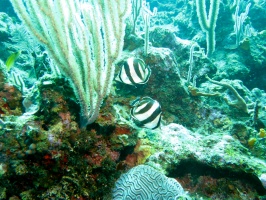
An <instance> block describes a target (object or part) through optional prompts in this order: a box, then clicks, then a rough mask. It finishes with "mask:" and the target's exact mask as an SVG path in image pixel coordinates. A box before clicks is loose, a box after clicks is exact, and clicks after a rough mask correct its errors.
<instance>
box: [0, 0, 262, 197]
mask: <svg viewBox="0 0 266 200" xmlns="http://www.w3.org/2000/svg"><path fill="white" fill-rule="evenodd" d="M2 1H3V2H1V5H5V8H3V7H2V6H0V11H4V12H6V13H0V43H1V45H0V199H9V200H13V199H14V200H31V199H70V200H78V199H79V200H84V199H86V200H97V199H104V200H109V199H112V198H113V197H114V199H116V198H117V199H121V198H120V195H123V194H125V195H128V196H130V197H131V196H132V195H133V194H135V192H136V191H137V189H136V188H139V187H141V188H145V187H144V186H146V188H148V189H151V190H152V191H154V194H158V193H157V191H158V190H159V191H160V192H161V191H162V190H163V189H162V188H163V187H166V188H167V189H166V190H167V192H168V193H164V194H162V193H160V195H162V196H164V195H166V196H167V194H171V195H170V196H171V197H170V199H175V198H177V197H179V192H180V191H181V193H182V195H184V196H185V197H186V198H188V199H265V197H266V162H265V160H266V155H265V149H266V132H265V130H266V93H265V90H266V87H265V86H266V79H265V71H266V69H265V66H266V65H265V63H266V51H265V49H266V40H265V38H266V26H265V23H263V22H264V21H265V20H264V19H265V12H266V11H265V1H263V0H256V1H250V3H251V4H250V5H249V6H250V7H249V6H248V4H247V2H246V1H243V0H239V1H226V0H224V1H220V5H219V6H220V9H219V14H218V16H217V21H216V28H215V41H212V42H215V50H214V49H212V50H211V51H213V52H212V54H209V55H208V57H207V55H206V50H207V49H206V36H205V34H204V32H203V31H202V29H201V26H200V24H199V20H198V16H197V12H196V4H195V1H194V0H182V1H176V0H169V1H158V0H150V1H148V0H147V1H144V0H139V1H138V2H144V3H145V9H146V10H145V11H146V12H148V10H149V11H150V12H151V11H153V10H156V8H157V11H158V12H157V13H156V15H154V16H153V17H151V18H150V19H149V20H150V22H149V23H150V24H149V25H147V24H146V25H147V26H149V29H148V30H147V29H146V31H145V26H144V21H143V18H142V17H141V16H140V17H138V18H137V19H131V18H130V17H129V18H128V19H127V22H126V23H127V26H126V30H125V37H124V47H123V53H122V55H121V56H120V58H119V61H117V63H115V65H114V67H115V69H112V70H114V71H115V72H114V74H113V75H114V76H116V75H117V74H119V73H120V72H121V64H123V63H124V61H125V60H127V59H128V58H137V59H141V60H143V65H144V64H145V66H147V68H149V69H150V71H149V73H151V74H150V76H149V78H148V79H147V80H146V79H145V78H144V79H145V81H144V82H145V84H141V85H126V84H124V83H123V81H122V82H117V81H115V80H114V81H113V82H112V85H111V82H110V86H111V87H110V94H109V96H107V97H106V98H105V99H104V100H103V103H102V105H101V109H100V112H99V116H98V118H97V119H96V120H95V122H93V123H91V124H89V125H88V126H86V127H82V128H81V126H80V125H81V124H80V121H81V117H80V112H81V110H80V109H81V108H80V102H79V100H78V99H77V95H75V92H74V91H73V89H72V87H71V84H70V82H69V79H67V77H65V76H64V75H63V74H61V73H60V72H59V70H58V68H57V66H56V65H55V64H54V62H53V60H52V59H51V58H50V56H49V55H48V54H47V52H46V49H45V47H43V46H42V45H40V44H39V43H38V42H37V41H35V40H33V38H32V37H31V35H29V33H28V32H27V30H26V29H25V28H23V27H24V25H19V24H20V21H18V18H17V16H16V15H15V13H14V11H13V10H12V6H11V4H10V2H9V1H7V0H2ZM206 2H208V1H206ZM216 2H218V1H216ZM237 2H238V3H239V8H238V9H239V13H237V12H236V7H237ZM141 5H142V4H141ZM247 8H248V9H249V12H248V13H246V14H245V20H244V21H243V22H242V24H240V25H241V26H242V28H246V32H245V34H244V33H243V35H241V37H240V36H239V35H236V32H235V31H234V26H235V22H236V19H235V17H236V16H239V17H240V13H244V12H245V10H246V9H247ZM1 9H2V10H1ZM131 17H132V16H131ZM132 20H133V21H134V22H133V21H132ZM212 31H213V30H212ZM99 33H100V32H99ZM147 34H148V35H147ZM99 35H101V36H102V35H103V34H102V33H100V34H99ZM147 36H149V38H148V39H147ZM237 37H239V39H240V41H239V44H238V45H236V38H237ZM209 42H210V41H209ZM77 46H79V44H78V45H77ZM144 46H145V48H146V50H147V52H145V48H144ZM104 48H105V46H104V45H103V49H104ZM75 51H76V50H75ZM15 52H21V54H20V55H19V57H18V58H17V60H14V64H13V66H9V67H7V66H6V64H5V62H6V60H7V59H8V57H9V56H10V55H12V54H13V53H15ZM82 53H83V52H82ZM137 59H136V60H137ZM79 61H80V62H81V60H79ZM102 64H106V63H102ZM135 67H136V66H135ZM136 69H137V68H134V70H135V71H137V70H136ZM130 73H132V71H130ZM127 77H130V76H129V74H127ZM97 81H98V80H97ZM99 81H100V80H99ZM80 83H81V84H82V82H80ZM92 85H93V82H92ZM83 86H84V85H82V87H83ZM84 87H85V86H84ZM94 89H95V88H94ZM108 93H109V91H108ZM141 97H150V98H152V99H154V100H156V101H158V103H159V104H160V106H161V111H162V119H161V121H160V126H159V128H157V129H155V130H150V129H148V128H143V127H139V126H138V125H137V124H135V123H134V121H133V120H132V116H131V113H130V110H131V109H132V106H133V105H134V102H136V99H138V98H141ZM83 107H84V109H87V105H83ZM149 114H152V112H151V113H149ZM156 178H158V179H160V181H161V180H164V184H165V185H160V184H159V183H160V181H157V179H156ZM127 180H128V182H126V181H127ZM169 180H171V181H170V182H169ZM131 183H132V184H131ZM151 183H153V185H154V187H155V189H154V188H152V187H151V185H149V184H151ZM132 188H133V189H132ZM178 188H179V189H178ZM148 189H147V190H148ZM129 190H130V191H131V192H132V191H133V194H129V192H128V191H129ZM184 191H185V192H184ZM144 193H145V190H144V189H143V190H140V193H139V195H140V196H139V198H138V199H147V198H146V197H145V194H144ZM185 197H184V198H185ZM180 198H181V197H180ZM151 199H154V198H153V197H152V198H151ZM155 199H157V197H156V198H155Z"/></svg>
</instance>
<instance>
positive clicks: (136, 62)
mask: <svg viewBox="0 0 266 200" xmlns="http://www.w3.org/2000/svg"><path fill="white" fill-rule="evenodd" d="M150 75H151V69H150V68H149V66H147V65H145V63H144V61H143V60H142V59H139V58H134V57H130V58H128V59H127V60H126V61H125V62H124V63H123V65H122V67H121V70H120V72H119V74H118V75H117V77H116V79H115V80H116V81H119V82H122V83H125V84H128V85H139V84H145V83H147V81H148V80H149V78H150Z"/></svg>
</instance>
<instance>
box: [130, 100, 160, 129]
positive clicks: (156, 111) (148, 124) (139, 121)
mask: <svg viewBox="0 0 266 200" xmlns="http://www.w3.org/2000/svg"><path fill="white" fill-rule="evenodd" d="M130 115H131V117H132V119H133V121H134V122H135V124H136V125H138V126H140V127H145V128H150V129H155V128H157V127H159V125H160V122H161V115H162V109H161V106H160V104H159V102H158V101H156V100H154V99H152V98H150V97H143V98H140V99H137V100H135V101H134V102H133V103H132V108H131V110H130Z"/></svg>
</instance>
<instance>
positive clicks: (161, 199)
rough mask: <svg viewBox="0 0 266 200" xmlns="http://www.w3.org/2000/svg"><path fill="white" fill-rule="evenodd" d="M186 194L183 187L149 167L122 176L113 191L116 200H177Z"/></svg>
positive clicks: (133, 169)
mask: <svg viewBox="0 0 266 200" xmlns="http://www.w3.org/2000/svg"><path fill="white" fill-rule="evenodd" d="M184 194H185V192H184V190H183V188H182V186H181V185H180V184H179V183H178V182H177V181H176V180H175V179H173V178H168V177H166V176H165V175H163V174H162V173H160V172H159V171H157V170H155V169H154V168H152V167H150V166H147V165H139V166H136V167H134V168H132V169H131V170H129V171H128V172H127V173H125V174H123V175H121V177H120V178H119V179H118V180H117V181H116V183H115V188H114V189H113V199H114V200H133V199H137V200H155V199H156V200H176V199H179V197H182V196H183V195H184Z"/></svg>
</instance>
